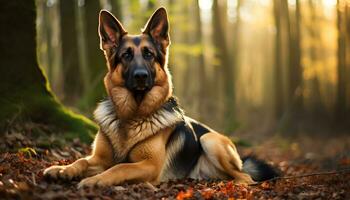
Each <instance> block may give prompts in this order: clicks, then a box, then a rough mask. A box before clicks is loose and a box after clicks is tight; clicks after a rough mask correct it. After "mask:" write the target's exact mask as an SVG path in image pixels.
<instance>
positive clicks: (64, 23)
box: [59, 1, 83, 105]
mask: <svg viewBox="0 0 350 200" xmlns="http://www.w3.org/2000/svg"><path fill="white" fill-rule="evenodd" d="M75 3H76V1H60V2H59V4H60V17H61V18H60V19H61V23H60V27H61V43H62V67H63V73H64V82H63V91H64V96H63V97H61V99H62V100H63V102H65V103H67V104H70V105H75V104H76V102H77V100H78V99H79V97H80V96H81V94H82V91H83V90H82V87H83V85H82V84H81V83H83V80H82V79H81V72H80V70H79V53H78V42H77V35H78V34H77V23H76V20H75V19H76V12H75V11H76V10H75Z"/></svg>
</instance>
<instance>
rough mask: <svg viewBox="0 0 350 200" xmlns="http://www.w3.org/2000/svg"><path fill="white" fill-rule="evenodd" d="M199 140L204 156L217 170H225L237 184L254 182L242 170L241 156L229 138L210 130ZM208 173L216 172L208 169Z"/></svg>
mask: <svg viewBox="0 0 350 200" xmlns="http://www.w3.org/2000/svg"><path fill="white" fill-rule="evenodd" d="M200 142H201V145H202V147H203V150H204V152H205V155H206V158H207V159H208V160H209V162H210V163H211V164H212V165H214V166H215V167H216V169H217V170H220V171H221V172H225V173H226V174H228V175H229V176H230V177H233V178H235V179H234V181H235V183H237V184H251V183H254V181H253V180H252V178H251V177H250V176H249V175H248V174H246V173H243V172H242V161H241V158H240V157H239V155H238V153H237V150H236V147H235V146H234V144H233V143H232V141H231V140H230V139H229V138H227V137H225V136H224V135H221V134H219V133H216V132H210V133H206V134H205V135H203V136H202V137H201V138H200ZM201 167H204V166H200V167H199V168H201ZM206 167H207V166H206ZM213 169H214V168H213ZM213 169H210V170H213ZM216 169H215V170H216ZM199 170H200V169H199ZM208 173H209V176H210V174H211V173H212V174H215V173H217V172H212V171H210V172H208ZM193 176H194V175H193Z"/></svg>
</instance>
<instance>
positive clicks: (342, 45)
mask: <svg viewBox="0 0 350 200" xmlns="http://www.w3.org/2000/svg"><path fill="white" fill-rule="evenodd" d="M344 11H345V3H344V2H343V1H342V0H337V28H338V53H337V57H338V67H337V76H338V84H337V97H336V119H337V120H341V119H344V118H345V115H346V84H347V83H346V79H347V76H349V74H347V73H346V30H345V27H346V24H345V19H344Z"/></svg>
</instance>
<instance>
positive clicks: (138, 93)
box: [132, 87, 149, 104]
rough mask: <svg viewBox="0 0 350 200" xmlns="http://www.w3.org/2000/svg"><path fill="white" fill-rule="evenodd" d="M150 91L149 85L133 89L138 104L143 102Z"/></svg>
mask: <svg viewBox="0 0 350 200" xmlns="http://www.w3.org/2000/svg"><path fill="white" fill-rule="evenodd" d="M148 91H149V89H148V88H147V87H137V88H135V89H134V90H133V91H132V93H133V95H134V98H135V101H136V103H137V104H140V103H141V102H142V100H143V98H144V97H145V96H146V94H147V92H148Z"/></svg>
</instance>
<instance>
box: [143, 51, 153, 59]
mask: <svg viewBox="0 0 350 200" xmlns="http://www.w3.org/2000/svg"><path fill="white" fill-rule="evenodd" d="M143 57H144V58H145V59H147V60H150V59H152V58H153V53H152V52H151V51H150V50H148V49H145V50H144V51H143Z"/></svg>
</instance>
